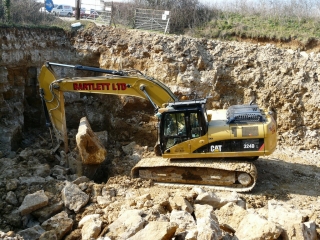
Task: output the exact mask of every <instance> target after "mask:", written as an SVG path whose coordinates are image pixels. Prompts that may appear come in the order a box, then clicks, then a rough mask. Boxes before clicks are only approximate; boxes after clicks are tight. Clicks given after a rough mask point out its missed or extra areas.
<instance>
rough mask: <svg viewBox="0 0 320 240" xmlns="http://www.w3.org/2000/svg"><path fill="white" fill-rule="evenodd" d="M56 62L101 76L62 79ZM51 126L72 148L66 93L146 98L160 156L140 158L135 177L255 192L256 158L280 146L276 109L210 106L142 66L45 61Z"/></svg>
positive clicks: (43, 87) (43, 90)
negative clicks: (108, 66) (131, 68)
mask: <svg viewBox="0 0 320 240" xmlns="http://www.w3.org/2000/svg"><path fill="white" fill-rule="evenodd" d="M53 66H59V67H69V68H73V69H75V70H84V71H93V72H96V73H101V75H103V76H98V77H74V78H61V79H57V78H56V74H55V72H54V70H53ZM38 80H39V88H40V96H41V99H42V101H43V106H44V111H45V115H46V119H47V122H46V125H47V126H48V127H52V128H53V131H54V133H55V136H56V138H57V141H58V142H60V143H63V144H64V148H65V150H66V151H68V137H67V136H68V135H67V127H66V118H65V107H64V95H63V93H64V92H83V93H97V94H114V95H125V96H134V97H139V98H144V99H147V100H149V101H150V102H151V103H152V105H153V106H154V108H155V113H156V115H157V116H158V118H159V130H158V141H157V143H156V146H155V153H156V156H155V157H152V158H144V159H141V160H140V161H139V162H138V163H137V165H136V166H134V167H133V169H132V170H131V175H132V177H133V178H143V179H152V180H153V181H154V182H156V183H159V184H163V185H184V186H194V185H204V186H206V187H211V188H214V189H220V190H232V191H237V192H245V191H250V190H251V189H252V188H253V187H254V185H255V183H256V179H257V169H256V167H255V165H254V164H253V163H252V162H253V160H256V159H257V158H259V157H260V156H265V155H270V154H271V153H272V152H273V151H274V150H275V149H276V146H277V125H276V122H275V120H274V118H273V114H272V112H267V111H264V110H262V109H260V108H259V107H258V105H256V104H252V103H251V104H244V105H233V106H230V107H229V108H228V109H218V110H207V109H206V99H205V98H204V99H187V100H181V99H179V98H178V97H177V96H176V95H175V94H174V93H173V92H172V91H171V90H170V89H169V88H168V87H167V86H166V85H164V84H163V83H161V82H160V81H158V80H155V79H153V78H150V77H148V76H145V75H144V74H142V73H141V72H139V71H114V70H108V69H102V68H95V67H88V66H82V65H66V64H60V63H52V62H46V63H45V64H44V65H43V66H42V68H41V72H40V74H39V78H38Z"/></svg>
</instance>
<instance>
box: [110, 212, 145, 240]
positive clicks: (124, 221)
mask: <svg viewBox="0 0 320 240" xmlns="http://www.w3.org/2000/svg"><path fill="white" fill-rule="evenodd" d="M143 214H144V212H143V211H142V210H127V211H125V212H123V213H122V214H121V215H120V217H118V218H117V219H116V220H115V221H114V222H113V223H111V224H110V225H109V226H108V233H107V234H106V236H107V237H110V238H111V239H114V238H116V237H118V238H119V239H124V240H125V239H128V238H130V237H131V236H133V235H135V234H136V233H137V232H138V231H140V230H141V229H142V228H143V227H144V225H145V224H146V221H145V220H144V219H143V217H142V215H143Z"/></svg>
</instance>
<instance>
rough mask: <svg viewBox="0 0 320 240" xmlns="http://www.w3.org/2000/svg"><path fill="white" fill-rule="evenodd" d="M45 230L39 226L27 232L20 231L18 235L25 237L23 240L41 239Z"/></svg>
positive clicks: (28, 229) (26, 230)
mask: <svg viewBox="0 0 320 240" xmlns="http://www.w3.org/2000/svg"><path fill="white" fill-rule="evenodd" d="M44 232H45V230H44V229H43V228H42V227H40V226H39V225H38V226H35V227H31V228H27V229H25V230H22V231H19V232H18V234H19V235H20V236H22V237H23V239H39V237H40V236H41V234H43V233H44Z"/></svg>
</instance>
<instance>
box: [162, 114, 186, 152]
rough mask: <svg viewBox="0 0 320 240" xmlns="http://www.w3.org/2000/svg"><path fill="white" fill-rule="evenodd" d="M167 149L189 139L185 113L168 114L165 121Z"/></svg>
mask: <svg viewBox="0 0 320 240" xmlns="http://www.w3.org/2000/svg"><path fill="white" fill-rule="evenodd" d="M164 137H165V139H166V140H165V148H166V149H168V148H170V147H172V146H173V145H175V144H177V143H179V142H182V141H185V140H186V139H187V129H186V122H185V113H183V112H181V113H168V114H166V115H165V119H164Z"/></svg>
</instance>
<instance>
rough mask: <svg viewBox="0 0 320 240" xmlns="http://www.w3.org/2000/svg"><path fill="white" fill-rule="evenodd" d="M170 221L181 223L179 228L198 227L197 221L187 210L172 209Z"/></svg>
mask: <svg viewBox="0 0 320 240" xmlns="http://www.w3.org/2000/svg"><path fill="white" fill-rule="evenodd" d="M170 222H175V223H177V224H178V225H179V229H182V230H188V229H192V228H195V227H196V222H195V220H194V219H193V217H192V215H191V214H190V213H189V212H186V211H178V210H175V209H174V210H172V212H171V215H170Z"/></svg>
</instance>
